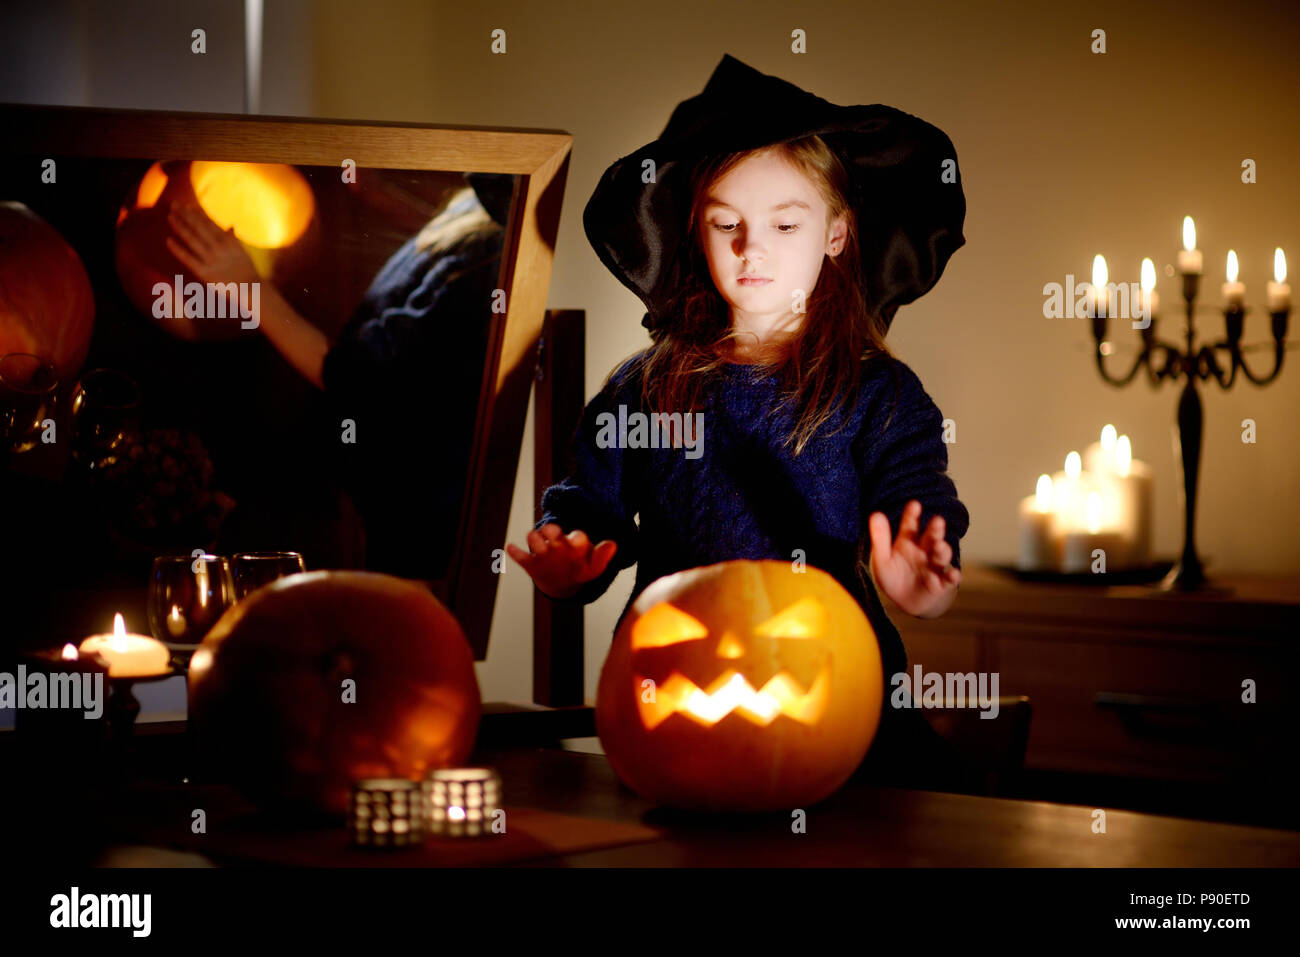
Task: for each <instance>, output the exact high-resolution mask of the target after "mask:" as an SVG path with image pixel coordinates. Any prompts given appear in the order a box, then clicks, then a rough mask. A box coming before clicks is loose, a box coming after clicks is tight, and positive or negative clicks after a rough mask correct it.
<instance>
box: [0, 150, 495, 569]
mask: <svg viewBox="0 0 1300 957" xmlns="http://www.w3.org/2000/svg"><path fill="white" fill-rule="evenodd" d="M52 159H53V160H54V163H55V168H56V169H57V185H52V184H50V183H47V182H42V180H41V177H40V176H39V175H32V171H31V169H29V166H30V164H31V162H32V160H31V159H30V158H26V157H12V156H6V157H4V158H3V159H2V160H0V176H3V179H0V182H3V183H4V184H5V187H4V193H5V195H3V196H0V199H5V200H9V201H10V202H9V203H7V204H4V205H3V206H0V287H3V295H0V355H3V354H11V353H20V354H30V355H36V356H38V357H40V358H41V359H43V360H45V363H44V364H43V365H42V366H41V368H43V369H48V370H50V374H51V375H53V376H54V377H56V378H57V395H58V399H57V401H56V402H55V403H54V406H55V411H54V413H53V415H52V416H50V415H47V416H46V417H45V418H44V419H42V420H41V421H46V422H52V423H53V428H54V429H55V430H56V433H57V436H58V441H53V442H45V443H42V442H40V441H32V436H31V435H27V434H26V433H25V434H24V437H23V440H22V441H21V442H19V441H15V442H12V443H10V444H8V445H6V447H5V448H3V449H0V455H4V456H6V461H5V465H4V473H5V474H4V481H5V486H6V508H5V516H6V517H5V521H6V525H7V527H6V529H5V537H6V538H8V539H9V541H10V543H11V544H12V543H18V542H21V543H23V547H24V548H25V549H26V550H27V551H26V552H25V555H26V557H25V558H24V562H25V563H32V564H34V565H36V566H38V567H40V568H41V569H42V572H43V573H44V574H53V575H57V576H58V578H59V580H60V581H62V582H63V583H65V584H75V583H76V582H77V581H79V580H83V581H85V582H86V583H90V582H91V581H93V582H94V583H95V584H103V583H104V576H105V572H106V570H107V569H111V570H112V571H111V576H112V577H115V578H116V579H117V580H119V581H120V582H121V583H123V584H124V585H128V584H137V583H139V582H140V581H143V580H144V579H145V577H146V576H147V574H148V570H149V568H150V566H151V563H152V561H153V559H154V557H155V556H156V555H159V554H163V553H168V552H177V553H183V554H189V553H190V552H192V551H193V550H195V549H203V550H205V551H209V552H214V553H217V554H222V555H233V554H235V553H238V552H252V551H276V550H284V551H295V552H299V553H301V554H302V556H303V558H304V561H305V564H306V566H307V568H308V569H312V568H367V569H371V570H375V571H384V572H389V573H391V574H397V575H403V576H406V577H412V578H424V579H436V578H439V577H441V576H443V575H444V574H445V573H446V571H447V568H448V562H449V561H450V559H451V556H452V551H453V548H454V546H455V539H456V534H457V527H458V521H459V519H460V511H461V508H462V499H463V497H464V493H465V475H466V472H467V469H468V468H469V457H470V450H471V446H472V441H473V437H474V429H475V416H476V414H477V412H478V408H479V401H480V390H481V388H482V385H483V380H484V363H485V360H486V357H487V351H488V342H489V326H490V323H491V319H492V317H493V315H495V314H498V313H502V312H504V306H505V304H504V293H503V292H502V291H501V290H502V287H503V285H504V282H503V278H502V249H503V245H504V239H505V236H506V233H507V229H506V227H507V225H508V224H507V223H506V217H507V215H508V211H509V210H510V209H511V207H512V197H513V192H514V189H515V179H516V177H515V176H513V175H506V174H480V173H473V174H462V173H458V172H428V171H413V170H397V169H378V168H357V169H354V170H353V171H352V174H353V175H351V176H349V171H348V170H347V169H346V168H344V169H342V170H341V169H340V168H339V167H329V166H311V165H298V166H290V165H279V164H265V163H232V162H207V161H197V160H196V161H188V160H183V161H179V160H173V161H162V162H156V161H153V160H148V159H146V160H123V159H89V158H84V157H57V156H56V157H53V158H52ZM20 166H21V168H20ZM34 236H35V237H39V242H38V241H36V240H34V239H32V238H31V237H34ZM78 263H79V265H78ZM78 269H84V275H85V277H87V278H88V280H89V288H90V290H92V293H93V299H90V300H85V301H83V300H79V299H78V298H77V297H76V295H75V291H76V289H77V288H78V287H77V286H76V284H75V283H74V282H72V281H70V280H67V279H65V278H63V276H64V274H76V272H77V270H78ZM52 290H58V293H57V295H52ZM37 316H39V319H33V318H32V317H37ZM20 361H23V360H12V361H11V365H13V366H14V368H18V367H19V362H20ZM10 392H12V394H13V395H14V396H15V402H17V401H19V400H20V399H21V400H23V401H25V402H26V405H27V406H30V405H31V400H30V397H29V396H28V395H27V393H25V392H22V391H21V390H8V391H7V392H6V393H5V394H9V393H10ZM24 408H26V406H24ZM10 418H11V419H12V418H14V416H12V415H11V416H10ZM29 424H31V423H29ZM10 430H12V428H11V429H10ZM27 431H28V432H30V431H31V430H30V429H28V430H27ZM6 434H7V433H6ZM65 435H66V437H67V440H66V441H64V437H65ZM51 480H53V481H51ZM89 555H94V556H95V559H94V561H87V560H86V557H87V556H89Z"/></svg>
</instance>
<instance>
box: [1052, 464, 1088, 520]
mask: <svg viewBox="0 0 1300 957" xmlns="http://www.w3.org/2000/svg"><path fill="white" fill-rule="evenodd" d="M1082 471H1083V460H1082V459H1081V458H1080V457H1079V453H1078V452H1071V453H1070V454H1069V455H1067V456H1066V457H1065V471H1064V472H1057V473H1056V474H1055V475H1054V476H1052V484H1053V509H1054V514H1055V516H1056V532H1057V534H1058V535H1059V534H1062V533H1063V532H1065V531H1067V530H1069V529H1072V528H1077V527H1078V526H1079V524H1080V516H1081V515H1082V510H1083V497H1082V495H1081V492H1082V489H1081V488H1080V485H1081V483H1080V478H1079V477H1080V475H1081V473H1082Z"/></svg>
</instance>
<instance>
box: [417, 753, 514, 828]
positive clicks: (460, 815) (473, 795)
mask: <svg viewBox="0 0 1300 957" xmlns="http://www.w3.org/2000/svg"><path fill="white" fill-rule="evenodd" d="M424 794H425V810H426V812H427V813H428V815H429V817H428V825H429V833H430V834H437V835H446V836H451V837H461V836H466V837H476V836H478V835H480V834H488V833H490V828H491V824H492V818H493V817H494V816H495V814H496V812H497V810H498V807H499V805H500V803H501V778H500V776H499V775H498V774H497V773H496V772H495V771H493V770H492V769H491V768H440V769H439V770H437V771H432V772H430V774H429V776H428V777H427V778H425V780H424Z"/></svg>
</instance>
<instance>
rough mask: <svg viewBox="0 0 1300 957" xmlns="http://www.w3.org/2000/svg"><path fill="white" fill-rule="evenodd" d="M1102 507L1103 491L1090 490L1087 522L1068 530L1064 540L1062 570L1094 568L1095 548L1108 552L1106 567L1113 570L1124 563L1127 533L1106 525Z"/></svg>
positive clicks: (1069, 571)
mask: <svg viewBox="0 0 1300 957" xmlns="http://www.w3.org/2000/svg"><path fill="white" fill-rule="evenodd" d="M1103 508H1104V504H1103V500H1102V495H1101V493H1100V492H1097V491H1092V492H1089V493H1088V500H1087V506H1086V508H1085V514H1086V519H1085V522H1084V526H1083V527H1082V528H1076V529H1074V530H1073V531H1070V532H1067V533H1066V535H1065V537H1064V538H1063V539H1062V541H1061V571H1063V572H1067V573H1071V572H1087V571H1091V570H1092V563H1093V561H1094V558H1093V555H1092V553H1093V551H1095V550H1096V549H1101V550H1102V552H1104V553H1105V571H1107V572H1111V571H1114V570H1116V569H1119V568H1122V567H1123V566H1124V564H1125V561H1126V555H1125V546H1124V537H1123V536H1122V535H1121V534H1120V533H1119V531H1117V530H1115V529H1107V528H1104V527H1103V525H1102V512H1103Z"/></svg>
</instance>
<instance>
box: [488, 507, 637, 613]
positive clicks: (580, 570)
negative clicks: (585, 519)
mask: <svg viewBox="0 0 1300 957" xmlns="http://www.w3.org/2000/svg"><path fill="white" fill-rule="evenodd" d="M528 547H529V549H531V554H530V553H529V552H525V551H524V550H523V549H522V548H520V547H519V546H518V545H512V544H509V543H507V544H506V554H508V555H509V556H510V557H511V558H513V559H514V560H515V561H516V562H518V563H519V564H520V566H522V567H523V569H524V571H526V572H528V574H529V576H531V577H532V579H533V581H534V582H535V583H536V584H537V587H538V588H540V589H541V590H542V592H543V593H544V594H546V595H549V596H550V597H551V598H569V597H571V596H572V595H574V594H575V593H576V592H577V591H578V589H579V588H580V587H581V586H582V585H583V584H585V583H586V582H589V581H591V580H592V579H593V578H597V577H599V576H600V574H601V573H602V572H604V571H605V569H606V567H608V565H609V562H610V559H612V558H613V557H614V553H615V552H616V551H618V543H617V542H615V541H614V540H613V539H606V540H605V541H603V542H601V543H600V544H598V545H596V547H595V548H592V545H591V542H590V540H588V538H587V533H586V532H583V531H582V530H580V529H574V530H573V531H572V532H570V533H569V534H568V535H565V534H564V530H563V529H562V528H560V526H559V525H558V524H556V523H555V522H548V523H547V524H545V525H543V526H542V527H541V528H538V529H534V530H533V531H531V532H529V533H528Z"/></svg>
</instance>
